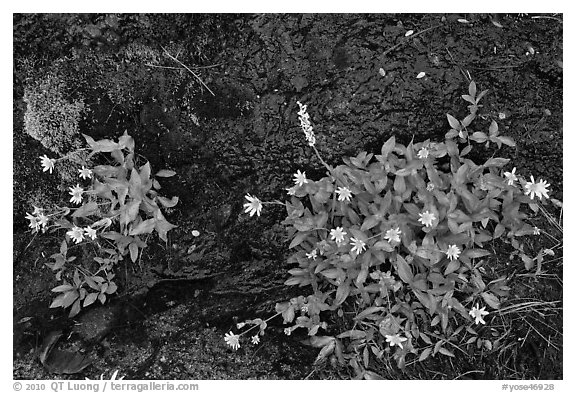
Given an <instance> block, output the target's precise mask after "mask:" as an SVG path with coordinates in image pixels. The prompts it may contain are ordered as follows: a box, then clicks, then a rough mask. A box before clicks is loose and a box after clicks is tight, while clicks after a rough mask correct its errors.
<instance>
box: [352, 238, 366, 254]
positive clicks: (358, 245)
mask: <svg viewBox="0 0 576 393" xmlns="http://www.w3.org/2000/svg"><path fill="white" fill-rule="evenodd" d="M350 245H351V246H352V252H355V253H356V255H359V254H360V253H362V252H363V251H364V250H365V249H366V243H364V242H363V241H362V240H360V239H356V238H355V237H353V238H351V239H350Z"/></svg>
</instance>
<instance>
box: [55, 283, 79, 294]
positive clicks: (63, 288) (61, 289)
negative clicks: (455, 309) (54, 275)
mask: <svg viewBox="0 0 576 393" xmlns="http://www.w3.org/2000/svg"><path fill="white" fill-rule="evenodd" d="M73 289H74V287H73V286H72V285H68V284H64V285H58V286H57V287H55V288H52V292H68V291H71V290H73Z"/></svg>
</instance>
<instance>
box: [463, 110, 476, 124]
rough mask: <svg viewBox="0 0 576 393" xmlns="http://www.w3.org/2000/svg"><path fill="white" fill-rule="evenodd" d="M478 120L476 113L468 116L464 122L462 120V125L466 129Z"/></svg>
mask: <svg viewBox="0 0 576 393" xmlns="http://www.w3.org/2000/svg"><path fill="white" fill-rule="evenodd" d="M475 118H476V113H470V114H469V115H468V116H466V117H465V118H464V120H462V125H463V126H464V127H468V126H469V125H470V124H471V123H472V122H473V121H474V119H475Z"/></svg>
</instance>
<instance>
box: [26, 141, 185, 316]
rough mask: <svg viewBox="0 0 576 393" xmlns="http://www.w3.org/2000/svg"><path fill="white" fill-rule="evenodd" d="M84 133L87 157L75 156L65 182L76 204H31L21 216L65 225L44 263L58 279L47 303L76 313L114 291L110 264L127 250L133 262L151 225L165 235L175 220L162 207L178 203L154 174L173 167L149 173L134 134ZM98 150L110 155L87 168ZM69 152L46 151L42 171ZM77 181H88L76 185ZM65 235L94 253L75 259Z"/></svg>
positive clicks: (34, 222) (36, 223)
mask: <svg viewBox="0 0 576 393" xmlns="http://www.w3.org/2000/svg"><path fill="white" fill-rule="evenodd" d="M84 138H85V139H86V142H87V143H88V145H89V148H87V149H86V150H88V151H89V154H88V155H87V157H86V160H84V161H82V162H78V164H79V165H81V168H79V169H78V172H79V178H81V179H82V180H79V181H78V183H77V184H76V185H75V186H73V187H70V192H69V194H70V195H71V199H70V202H71V203H73V204H74V205H79V206H78V207H73V208H69V207H62V208H57V209H55V210H54V211H52V212H50V213H47V212H45V211H44V209H42V208H38V207H34V211H33V213H32V214H27V216H26V218H27V219H28V220H29V221H30V223H29V226H30V227H31V228H32V230H33V231H34V232H38V231H39V230H42V232H46V231H48V230H49V231H51V232H57V233H62V231H65V238H64V240H63V241H62V243H61V246H60V252H59V253H56V254H53V255H51V257H50V258H51V259H53V260H54V262H52V263H47V264H46V265H47V266H48V267H49V268H51V269H52V271H54V272H55V274H56V278H57V280H58V281H62V282H63V283H62V284H61V285H58V286H57V287H55V288H53V289H52V291H53V292H56V293H58V294H59V295H58V296H57V297H56V298H55V299H54V301H53V302H52V304H51V305H50V307H62V308H68V307H70V306H71V309H70V316H71V317H72V316H74V315H76V314H78V312H79V311H80V309H81V307H86V306H89V305H90V304H92V303H94V302H95V301H96V300H99V301H100V302H101V303H104V302H105V301H106V298H107V296H109V295H111V294H113V293H115V292H116V290H117V285H116V283H115V282H114V277H115V273H114V267H115V266H116V265H117V264H118V262H119V261H122V260H123V259H124V257H126V256H127V255H128V254H130V259H131V260H132V262H136V261H137V260H138V258H139V256H141V253H142V250H143V249H144V248H145V247H146V242H147V239H148V237H149V236H150V234H152V232H154V231H156V233H157V234H158V236H159V237H160V239H162V240H164V241H167V233H168V231H169V230H171V229H172V228H175V225H172V224H171V223H169V222H168V221H167V220H166V218H165V217H164V215H163V214H162V210H161V209H162V208H172V207H174V206H175V205H176V204H177V203H178V197H173V198H172V199H168V198H165V197H163V196H161V195H160V194H159V193H158V190H160V188H161V186H160V183H159V182H158V180H157V179H156V178H157V177H170V176H174V175H175V172H174V171H171V170H161V171H159V172H157V173H156V174H155V175H154V176H152V175H151V173H152V172H151V167H150V163H149V162H146V163H144V164H143V165H139V164H138V162H137V161H138V160H137V159H136V155H135V152H134V140H133V138H132V137H131V136H129V135H128V134H127V133H124V135H122V136H121V137H120V138H119V140H118V142H114V141H111V140H108V139H103V140H100V141H95V140H94V139H93V138H91V137H90V136H87V135H84ZM99 153H109V154H110V156H111V158H112V159H113V161H112V162H108V163H106V164H102V165H96V166H94V167H92V168H89V164H88V162H87V161H89V160H90V159H92V157H94V156H95V155H96V154H99ZM70 157H77V155H74V154H71V155H68V156H66V157H62V158H59V159H57V160H56V159H50V158H48V157H47V156H43V157H40V159H41V164H42V167H43V168H44V171H49V172H50V173H52V170H53V169H54V166H55V164H56V163H57V162H58V161H61V160H64V159H70ZM76 159H77V158H76ZM81 182H89V184H87V185H84V186H81V185H80V183H81ZM144 236H145V238H144ZM70 241H72V242H73V243H74V244H73V246H72V247H75V246H77V245H78V246H79V247H82V246H85V245H87V244H90V245H91V247H89V248H86V247H82V248H84V251H87V250H95V252H96V255H93V256H92V258H91V260H85V259H83V260H82V261H79V262H78V261H77V259H76V258H77V256H70V257H69V256H68V251H69V249H70V248H71V247H70V246H69V243H70ZM72 262H76V263H75V264H71V263H72Z"/></svg>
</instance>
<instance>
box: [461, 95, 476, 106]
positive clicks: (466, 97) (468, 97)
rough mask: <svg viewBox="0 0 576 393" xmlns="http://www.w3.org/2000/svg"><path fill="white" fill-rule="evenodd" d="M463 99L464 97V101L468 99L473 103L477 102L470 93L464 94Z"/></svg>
mask: <svg viewBox="0 0 576 393" xmlns="http://www.w3.org/2000/svg"><path fill="white" fill-rule="evenodd" d="M462 99H464V101H467V102H469V103H471V104H476V100H475V99H474V98H473V97H472V96H469V95H468V94H463V95H462Z"/></svg>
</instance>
